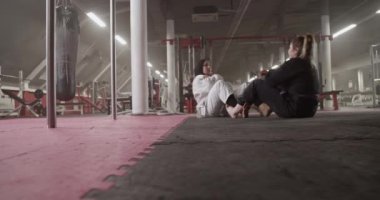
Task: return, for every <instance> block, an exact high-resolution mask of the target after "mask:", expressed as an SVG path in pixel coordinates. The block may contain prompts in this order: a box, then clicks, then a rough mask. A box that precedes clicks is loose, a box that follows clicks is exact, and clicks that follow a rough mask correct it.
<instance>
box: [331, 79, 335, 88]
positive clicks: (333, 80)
mask: <svg viewBox="0 0 380 200" xmlns="http://www.w3.org/2000/svg"><path fill="white" fill-rule="evenodd" d="M331 84H332V90H336V79H335V78H334V77H333V78H332V79H331Z"/></svg>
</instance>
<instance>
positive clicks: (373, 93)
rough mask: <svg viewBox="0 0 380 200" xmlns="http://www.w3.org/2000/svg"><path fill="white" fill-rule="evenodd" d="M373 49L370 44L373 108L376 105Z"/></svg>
mask: <svg viewBox="0 0 380 200" xmlns="http://www.w3.org/2000/svg"><path fill="white" fill-rule="evenodd" d="M373 49H374V46H371V47H370V48H369V53H370V56H371V65H372V103H373V107H374V108H375V107H376V84H375V62H374V59H373V56H374V55H373Z"/></svg>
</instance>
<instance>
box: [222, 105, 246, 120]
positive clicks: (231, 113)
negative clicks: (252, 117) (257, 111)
mask: <svg viewBox="0 0 380 200" xmlns="http://www.w3.org/2000/svg"><path fill="white" fill-rule="evenodd" d="M226 110H227V113H228V115H229V116H230V117H231V118H237V116H238V115H239V114H240V113H241V112H242V110H243V106H241V105H239V104H236V106H235V107H232V106H228V105H226Z"/></svg>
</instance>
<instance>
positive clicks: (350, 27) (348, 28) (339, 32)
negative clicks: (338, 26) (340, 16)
mask: <svg viewBox="0 0 380 200" xmlns="http://www.w3.org/2000/svg"><path fill="white" fill-rule="evenodd" d="M355 27H356V24H351V25H349V26H347V27H346V28H344V29H342V30H340V31H338V32H336V33H334V34H333V38H336V37H338V36H339V35H342V34H343V33H345V32H347V31H349V30H351V29H353V28H355Z"/></svg>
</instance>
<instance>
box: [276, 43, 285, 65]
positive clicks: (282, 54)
mask: <svg viewBox="0 0 380 200" xmlns="http://www.w3.org/2000/svg"><path fill="white" fill-rule="evenodd" d="M278 58H279V59H278V61H279V62H280V63H279V64H280V65H282V63H284V62H285V59H286V58H285V47H284V46H280V48H279V49H278Z"/></svg>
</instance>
